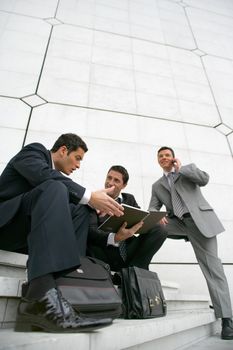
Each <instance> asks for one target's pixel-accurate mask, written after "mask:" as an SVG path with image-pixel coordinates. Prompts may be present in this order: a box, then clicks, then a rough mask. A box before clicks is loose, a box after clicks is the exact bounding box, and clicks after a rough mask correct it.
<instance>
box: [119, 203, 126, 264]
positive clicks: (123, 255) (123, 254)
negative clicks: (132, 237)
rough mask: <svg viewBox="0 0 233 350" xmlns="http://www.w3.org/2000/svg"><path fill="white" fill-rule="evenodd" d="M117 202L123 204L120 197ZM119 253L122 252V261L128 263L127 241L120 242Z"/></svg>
mask: <svg viewBox="0 0 233 350" xmlns="http://www.w3.org/2000/svg"><path fill="white" fill-rule="evenodd" d="M116 201H117V202H118V203H119V204H121V198H120V197H118V198H117V199H116ZM119 252H120V256H121V257H122V259H123V260H124V261H126V259H127V249H126V242H125V241H120V242H119Z"/></svg>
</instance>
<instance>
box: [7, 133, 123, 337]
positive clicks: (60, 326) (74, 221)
mask: <svg viewBox="0 0 233 350" xmlns="http://www.w3.org/2000/svg"><path fill="white" fill-rule="evenodd" d="M87 150H88V149H87V146H86V144H85V142H84V141H83V140H82V139H81V138H80V137H79V136H77V135H75V134H63V135H61V136H60V137H59V138H58V140H57V141H56V142H55V144H54V146H53V147H52V149H51V151H48V150H47V149H46V148H45V147H44V146H43V145H42V144H40V143H32V144H29V145H27V146H25V147H24V148H23V149H22V150H21V151H20V152H19V153H18V154H16V156H14V157H13V158H12V159H11V160H10V162H9V163H8V164H7V166H6V168H5V169H4V171H3V173H2V175H1V177H0V249H3V250H8V251H12V252H21V253H26V254H28V262H27V269H28V281H29V288H28V290H27V294H26V296H25V298H22V299H21V302H20V304H19V308H18V315H17V321H16V330H18V331H30V330H33V329H34V328H39V329H43V330H45V331H50V332H77V331H84V330H86V329H87V330H88V329H91V328H95V327H98V326H101V325H106V324H109V323H111V320H100V321H98V320H95V319H86V318H85V317H83V316H81V315H79V314H78V313H76V312H75V311H74V310H73V308H72V307H71V305H69V303H68V302H67V301H66V300H65V299H64V298H63V297H62V295H61V293H60V291H59V289H58V288H57V287H56V278H57V277H59V276H61V275H64V274H66V273H67V272H68V271H72V270H75V269H76V268H77V267H78V266H79V265H80V256H82V255H85V253H86V240H87V233H88V226H89V216H90V213H89V209H88V206H87V205H85V204H89V205H91V206H92V207H94V208H96V209H98V210H100V211H103V212H105V213H106V212H107V213H108V214H109V215H113V214H115V215H119V216H120V215H121V214H122V207H121V206H120V205H119V204H118V203H116V202H115V201H114V200H113V199H112V198H111V197H110V196H108V195H107V193H108V192H111V191H112V190H113V189H111V188H110V189H107V190H101V191H96V192H90V191H88V190H87V189H86V188H84V187H83V186H81V185H79V184H77V183H75V182H74V181H72V180H71V179H69V178H68V177H67V176H65V175H70V174H71V173H72V172H73V171H75V170H76V169H77V168H79V167H80V162H81V161H82V159H83V157H84V155H85V153H86V152H87ZM62 173H63V174H65V175H63V174H62Z"/></svg>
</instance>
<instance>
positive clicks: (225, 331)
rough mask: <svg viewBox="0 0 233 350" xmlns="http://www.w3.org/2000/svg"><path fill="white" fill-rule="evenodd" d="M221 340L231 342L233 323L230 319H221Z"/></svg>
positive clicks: (232, 338)
mask: <svg viewBox="0 0 233 350" xmlns="http://www.w3.org/2000/svg"><path fill="white" fill-rule="evenodd" d="M221 338H222V339H225V340H233V322H232V319H231V318H223V319H222V333H221Z"/></svg>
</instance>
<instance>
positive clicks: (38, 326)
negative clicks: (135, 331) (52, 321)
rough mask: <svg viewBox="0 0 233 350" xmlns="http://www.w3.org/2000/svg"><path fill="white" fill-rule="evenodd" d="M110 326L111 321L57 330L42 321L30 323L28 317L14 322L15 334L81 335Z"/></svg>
mask: <svg viewBox="0 0 233 350" xmlns="http://www.w3.org/2000/svg"><path fill="white" fill-rule="evenodd" d="M111 324H112V321H108V322H102V323H101V322H100V323H98V324H97V325H91V324H90V325H84V326H80V327H77V328H71V327H70V328H57V327H54V328H52V327H49V326H47V327H46V325H45V322H44V319H43V322H41V323H40V322H36V321H31V320H30V318H28V317H19V318H18V319H17V320H16V324H15V332H34V331H37V332H38V331H39V332H48V333H83V332H91V331H95V330H97V329H99V328H103V327H107V326H109V325H111Z"/></svg>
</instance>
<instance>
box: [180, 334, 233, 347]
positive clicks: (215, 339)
mask: <svg viewBox="0 0 233 350" xmlns="http://www.w3.org/2000/svg"><path fill="white" fill-rule="evenodd" d="M232 349H233V341H232V340H222V339H221V338H220V334H219V333H218V334H215V335H213V336H211V337H208V338H206V339H204V340H201V341H200V342H197V343H195V344H193V345H191V346H188V347H185V348H184V349H183V350H232Z"/></svg>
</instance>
